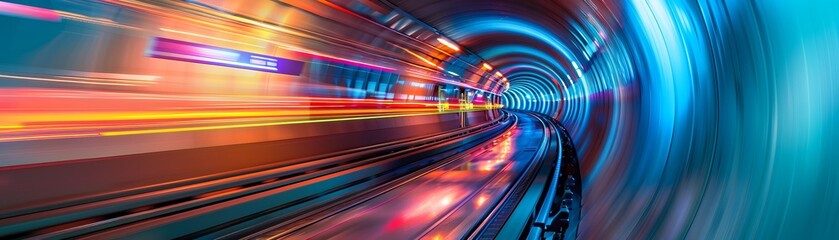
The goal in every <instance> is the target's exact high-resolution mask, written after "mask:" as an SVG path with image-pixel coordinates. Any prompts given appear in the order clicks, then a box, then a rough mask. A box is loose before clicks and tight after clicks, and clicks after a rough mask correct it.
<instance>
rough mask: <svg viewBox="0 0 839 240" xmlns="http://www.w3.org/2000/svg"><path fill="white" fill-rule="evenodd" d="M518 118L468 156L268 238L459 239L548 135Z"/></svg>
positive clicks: (533, 122)
mask: <svg viewBox="0 0 839 240" xmlns="http://www.w3.org/2000/svg"><path fill="white" fill-rule="evenodd" d="M518 116H519V122H518V124H517V125H516V126H515V127H514V128H512V129H511V130H509V131H507V132H506V133H504V134H502V136H501V137H499V138H496V139H493V140H491V141H490V143H489V144H487V145H486V146H483V147H481V148H480V149H478V150H476V151H474V152H472V153H470V154H469V155H468V156H466V157H464V158H461V159H458V160H455V161H453V162H451V163H449V164H446V165H444V166H442V167H440V168H438V169H437V170H434V171H431V172H429V173H427V174H425V175H423V176H421V177H419V178H416V179H413V180H411V181H410V182H407V183H405V184H403V185H401V186H399V187H397V188H395V189H393V190H391V191H388V192H386V193H384V194H381V195H379V196H376V197H374V198H372V199H370V200H369V201H366V202H363V203H360V204H358V205H356V206H354V207H352V208H349V209H347V210H346V211H343V212H340V213H337V214H335V215H333V216H330V217H328V218H326V219H323V220H321V221H318V222H315V223H313V224H311V225H308V226H306V227H304V228H301V229H299V230H297V231H295V232H292V233H291V234H290V235H282V234H283V233H284V232H285V231H286V230H283V229H278V230H276V231H274V232H272V233H269V234H268V235H266V236H265V237H268V238H291V239H408V238H410V239H413V238H430V239H454V238H459V237H463V235H464V234H468V232H469V230H471V228H472V227H473V226H474V225H475V224H478V223H480V220H481V219H482V218H483V217H484V216H486V214H487V213H488V212H489V211H490V210H491V209H492V207H493V206H495V204H496V203H497V202H498V201H499V199H500V198H501V197H502V196H503V195H504V193H505V191H506V190H507V189H508V188H509V187H510V185H511V184H512V183H513V182H515V180H516V179H517V178H518V177H519V176H520V175H521V173H522V172H523V170H524V169H525V167H526V166H527V165H528V164H529V163H530V162H531V160H532V158H533V157H534V155H535V154H536V152H537V150H538V146H540V144H541V142H542V141H543V134H544V132H543V128H542V125H541V124H540V123H539V122H538V121H537V120H536V119H534V118H532V117H531V116H529V115H524V114H518Z"/></svg>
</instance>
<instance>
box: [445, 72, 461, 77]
mask: <svg viewBox="0 0 839 240" xmlns="http://www.w3.org/2000/svg"><path fill="white" fill-rule="evenodd" d="M446 72H448V73H449V74H451V75H454V76H455V77H460V74H457V73H454V72H452V71H446Z"/></svg>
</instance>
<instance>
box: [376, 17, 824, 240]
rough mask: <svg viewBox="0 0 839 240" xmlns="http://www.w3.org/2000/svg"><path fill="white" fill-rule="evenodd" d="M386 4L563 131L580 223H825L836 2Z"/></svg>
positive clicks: (717, 233) (789, 226)
mask: <svg viewBox="0 0 839 240" xmlns="http://www.w3.org/2000/svg"><path fill="white" fill-rule="evenodd" d="M385 2H389V3H390V4H392V5H394V6H396V7H398V8H400V9H402V10H404V11H405V12H407V13H408V14H410V15H413V16H414V17H416V18H417V19H420V20H421V21H423V22H425V23H428V24H429V25H431V26H432V27H434V28H436V29H437V30H439V32H440V33H441V34H443V35H445V36H448V37H450V38H451V39H453V40H455V41H457V42H458V43H459V44H460V45H461V46H463V47H464V48H465V49H468V50H471V51H472V52H474V53H476V54H478V55H479V56H481V57H482V58H484V59H486V60H487V61H488V62H490V63H491V64H492V65H493V66H496V68H498V69H500V70H501V71H502V72H504V74H505V75H506V76H507V77H508V78H509V80H510V83H511V87H510V89H509V90H508V91H507V92H506V93H505V94H504V96H503V103H504V104H505V105H506V108H512V109H524V110H533V111H539V112H543V113H547V114H551V115H554V116H556V117H557V118H558V119H559V120H560V121H561V122H562V123H563V124H564V125H565V126H566V127H567V128H568V129H569V131H570V132H571V135H572V138H573V139H574V141H575V142H574V143H575V145H576V146H577V150H578V152H579V154H580V160H581V168H582V171H583V178H584V179H583V188H584V194H583V199H584V200H583V201H584V204H585V207H584V208H583V219H582V222H581V225H580V237H582V238H584V239H626V238H640V237H642V236H643V238H663V239H679V238H692V239H732V238H733V239H740V238H746V239H755V238H757V239H765V238H826V237H827V238H830V237H832V235H830V234H828V233H829V232H830V231H829V230H826V229H831V228H835V226H832V225H831V224H835V223H836V222H837V219H836V217H835V216H839V212H837V208H835V207H832V206H830V204H829V203H831V202H836V201H839V195H836V194H835V192H836V191H833V192H834V193H833V194H832V195H829V196H828V195H825V194H826V193H825V192H824V191H823V189H835V186H836V185H835V184H836V183H837V181H835V179H834V180H830V179H826V178H824V176H830V175H831V174H832V173H830V172H829V171H830V170H828V169H839V166H837V165H836V161H831V159H832V160H835V159H837V158H839V155H837V154H838V153H837V152H836V151H826V149H828V148H829V147H828V148H822V147H825V146H827V145H825V144H827V142H834V143H833V147H835V141H832V140H828V139H824V138H823V137H822V136H830V135H834V136H837V135H839V131H837V130H839V128H835V127H831V126H828V125H824V124H822V123H823V122H837V121H839V120H837V119H836V117H835V114H834V115H830V112H835V109H836V106H839V105H837V104H836V103H837V100H836V99H837V98H835V96H833V95H832V93H833V92H835V91H837V90H839V89H837V88H836V86H839V85H836V84H835V79H839V76H837V72H836V71H834V70H832V69H833V68H834V67H832V66H831V64H830V63H832V62H835V61H830V59H831V58H835V57H831V56H836V55H839V54H837V53H839V52H837V51H839V49H837V48H836V46H837V44H836V43H839V34H837V33H836V29H839V18H837V17H836V14H835V12H834V11H833V10H835V9H836V7H837V4H836V3H835V1H827V0H815V1H807V3H806V4H805V3H798V2H791V1H757V2H756V1H700V2H690V1H687V2H673V1H645V0H628V1H610V0H595V1H588V0H569V1H503V0H494V1H491V0H458V1H436V0H389V1H385ZM812 59H825V60H826V61H822V60H816V61H812ZM808 60H810V61H808ZM825 86H827V88H825ZM827 89H830V90H827ZM804 109H807V110H804ZM825 110H827V111H825ZM826 118H830V119H832V120H826ZM808 133H813V134H808ZM820 149H824V150H825V151H822V150H820ZM796 176H799V177H796ZM820 176H821V177H820ZM832 186H833V187H832ZM813 199H819V200H818V201H817V202H815V203H814V204H809V205H808V206H801V207H798V206H794V205H793V206H791V205H789V204H788V203H790V202H799V203H801V202H811V201H812V200H813ZM793 209H794V210H793ZM824 209H831V210H830V211H828V212H825V211H824ZM814 229H817V230H815V231H814ZM818 229H821V230H818Z"/></svg>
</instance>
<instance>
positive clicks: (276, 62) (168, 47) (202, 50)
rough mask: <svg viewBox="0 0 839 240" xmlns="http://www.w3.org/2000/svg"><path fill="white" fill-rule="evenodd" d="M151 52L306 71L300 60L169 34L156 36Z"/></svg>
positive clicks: (223, 63) (258, 67)
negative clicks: (179, 37) (200, 41)
mask: <svg viewBox="0 0 839 240" xmlns="http://www.w3.org/2000/svg"><path fill="white" fill-rule="evenodd" d="M148 54H149V56H151V57H154V58H163V59H170V60H178V61H185V62H194V63H203V64H209V65H217V66H225V67H234V68H242V69H249V70H256V71H263V72H273V73H280V74H288V75H300V73H301V72H302V71H303V62H301V61H296V60H291V59H285V58H278V57H272V56H268V55H261V54H255V53H249V52H243V51H238V50H233V49H227V48H220V47H215V46H209V45H203V44H197V43H191V42H185V41H178V40H173V39H168V38H153V39H152V44H151V47H150V51H149V53H148Z"/></svg>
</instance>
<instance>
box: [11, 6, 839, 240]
mask: <svg viewBox="0 0 839 240" xmlns="http://www.w3.org/2000/svg"><path fill="white" fill-rule="evenodd" d="M837 9H839V2H837V1H836V0H804V1H788V0H762V1H754V0H730V1H724V0H708V1H667V0H562V1H536V0H533V1H524V0H521V1H516V0H446V1H439V0H319V1H302V0H300V1H298V0H247V1H223V0H182V1H162V0H103V1H85V0H0V31H2V35H3V37H2V38H0V170H9V169H12V170H16V169H26V168H29V167H32V168H37V167H42V166H47V165H49V164H56V165H60V164H65V163H66V164H69V163H70V162H74V161H72V160H89V159H93V158H96V159H98V161H103V162H106V161H107V160H102V159H105V158H108V157H121V156H128V155H132V154H138V155H139V154H149V153H159V152H162V151H176V150H195V149H202V148H211V147H220V146H222V147H224V146H227V147H229V146H233V145H237V146H238V145H247V144H253V145H248V146H245V147H248V148H244V147H243V148H241V149H261V150H260V151H263V150H264V149H271V150H270V151H269V150H264V151H266V152H249V153H248V154H250V155H249V156H247V157H250V158H249V159H257V160H253V162H247V161H238V162H236V161H231V162H222V163H218V162H212V163H215V164H217V165H212V164H209V163H211V160H207V162H208V164H207V166H209V167H206V168H202V169H200V170H201V171H198V170H196V171H194V172H191V171H186V170H188V169H191V168H192V167H194V168H196V169H197V168H198V167H197V166H190V164H193V162H190V161H187V160H183V159H180V160H183V161H181V162H180V164H183V165H180V167H182V168H183V169H180V170H182V171H183V172H178V171H176V170H171V171H168V172H164V171H163V170H161V171H160V172H164V173H161V174H159V175H156V176H157V177H160V178H159V179H154V180H160V181H163V182H165V181H175V180H179V179H170V178H166V177H172V178H174V177H173V176H182V177H184V178H187V177H198V176H203V175H210V174H216V173H219V172H222V171H228V170H231V169H227V168H224V167H228V166H232V167H231V168H233V167H241V168H242V169H244V168H250V167H255V166H259V165H260V164H269V163H275V162H272V161H273V159H269V158H271V157H266V156H264V155H272V157H273V155H282V157H286V156H288V159H285V160H289V159H297V158H303V157H310V155H306V154H303V153H301V152H305V151H311V153H313V154H314V153H315V152H317V151H316V150H322V152H317V153H318V154H327V153H330V151H331V152H340V151H343V150H351V149H357V148H361V147H363V146H371V145H376V144H383V143H387V142H395V141H397V140H404V139H408V138H419V137H421V136H427V135H433V134H442V133H444V132H449V131H455V130H463V129H467V128H468V127H470V126H471V127H474V126H476V125H479V124H483V123H487V122H492V121H493V120H499V119H502V117H500V116H505V115H504V114H502V112H504V111H501V110H499V109H501V108H507V109H516V110H522V111H531V112H539V113H544V114H546V115H549V116H551V117H554V118H555V119H557V120H559V122H561V123H562V125H563V126H564V127H565V128H567V129H568V131H569V132H570V135H571V138H572V140H573V145H574V146H576V151H575V152H576V153H579V163H580V165H579V167H580V170H581V172H582V179H579V180H578V181H580V184H579V185H582V188H583V189H582V190H583V194H582V212H581V222H580V223H579V228H578V229H576V230H577V231H576V234H577V237H579V238H583V239H647V238H649V239H684V238H687V239H835V238H837V237H836V236H839V228H837V226H839V204H837V203H839V177H837V176H839V161H837V159H839V152H837V150H839V149H837V146H839V144H837V143H839V126H837V125H836V124H837V123H839V97H836V93H837V92H839V70H837V66H839V14H837ZM521 114H524V113H521ZM540 116H541V115H540ZM288 125H293V126H288ZM464 131H465V130H464ZM368 132H372V133H374V134H370V135H371V136H367V135H364V136H363V137H359V136H360V134H359V133H368ZM339 134H344V135H345V136H350V137H352V138H354V139H353V140H365V141H358V142H355V141H337V140H335V139H336V138H328V137H329V136H332V135H339ZM353 134H359V135H353ZM441 136H442V135H441ZM563 136H565V135H563ZM348 138H349V137H348ZM476 138H477V137H476ZM301 139H305V140H307V141H311V142H306V144H302V143H300V142H294V140H301ZM312 139H315V140H312ZM330 140H332V142H331V143H330V144H331V145H330V144H321V142H324V141H330ZM280 141H287V142H283V144H286V143H288V142H293V143H294V144H298V145H293V144H288V145H282V146H286V147H288V146H293V147H294V148H292V149H282V151H280V153H277V152H271V151H278V150H276V149H277V148H274V145H270V144H262V143H269V142H271V143H273V142H280ZM476 141H477V140H476ZM301 142H302V140H301ZM437 142H439V141H437ZM342 144H343V145H342ZM351 144H358V145H352V147H347V149H344V148H340V147H344V146H350V145H351ZM563 144H567V142H565V143H563ZM312 145H316V146H312ZM300 146H303V147H300ZM330 147H331V148H330ZM289 148H291V147H289ZM296 148H300V149H301V150H298V149H296ZM325 149H329V150H325ZM213 151H217V152H212V153H213V154H208V155H213V156H214V154H216V153H218V152H223V151H221V150H217V149H213ZM307 153H309V152H307ZM391 153H393V152H392V151H391ZM504 154H505V155H506V152H505V153H504ZM186 155H187V154H185V155H184V156H186ZM196 155H199V154H196ZM514 155H516V154H515V153H511V156H514ZM132 156H133V155H132ZM145 156H146V155H143V156H141V157H136V159H135V158H133V157H125V159H128V160H125V159H123V160H124V161H136V162H139V163H138V165H142V163H146V161H152V160H157V159H160V157H159V155H153V154H150V155H148V156H151V157H148V158H146V157H145ZM190 156H191V155H190ZM201 156H203V155H201ZM227 157H229V156H227ZM237 157H238V156H237ZM184 158H186V157H184ZM138 159H139V160H138ZM237 160H238V159H237ZM213 161H230V159H220V160H219V159H213ZM487 161H488V162H484V163H478V164H486V168H487V169H495V167H497V166H501V165H503V164H505V163H504V162H499V163H495V162H491V161H490V160H487ZM78 162H83V161H78ZM136 162H135V163H136ZM233 162H235V163H236V164H241V165H235V164H233ZM243 162H244V163H243ZM227 163H231V164H230V165H227ZM248 164H250V165H248ZM233 165H235V166H233ZM49 166H53V165H49ZM183 166H189V167H183ZM202 166H203V165H202ZM217 166H218V167H217ZM214 167H217V168H214ZM149 168H156V167H149ZM172 169H175V168H174V167H173V168H172ZM185 169H186V170H185ZM147 170H148V169H147ZM156 170H157V169H156ZM204 170H206V171H204ZM233 170H238V169H233ZM187 172H188V173H189V174H193V173H194V175H189V174H186V173H187ZM179 173H182V175H177V174H179ZM307 173H312V172H307ZM167 174H169V175H167ZM377 174H378V173H377ZM0 176H3V175H2V174H0ZM161 176H162V177H161ZM142 177H145V176H141V177H137V179H144V178H142ZM21 179H26V178H21ZM161 179H162V180H161ZM145 180H147V179H145ZM131 183H132V184H134V183H136V184H137V185H130V184H127V185H125V186H126V188H134V187H140V185H141V184H149V185H151V184H160V183H161V182H154V181H151V180H149V181H148V182H139V183H138V182H131ZM15 184H17V183H15V182H7V181H6V179H5V178H2V177H0V190H3V189H14V187H15V186H16V185H15ZM579 185H578V186H579ZM3 187H8V188H3ZM79 189H85V188H79ZM441 189H443V190H440V191H441V192H446V191H448V190H446V189H444V188H441ZM94 190H102V192H106V191H107V190H113V189H94ZM94 190H91V192H89V194H91V195H95V194H99V193H101V192H95V191H94ZM29 191H31V192H37V191H40V190H39V189H38V190H29ZM68 191H69V190H68ZM464 191H466V190H464ZM31 192H30V193H31ZM41 192H46V191H41ZM455 192H456V191H455ZM62 193H63V192H62ZM4 194H8V193H5V192H0V195H4ZM79 194H81V193H79ZM33 195H37V196H34V197H33V198H36V197H42V196H41V195H38V194H33ZM48 197H55V198H56V199H59V198H71V197H78V196H76V195H67V196H65V195H61V196H58V194H56V196H53V195H49V196H46V197H44V198H43V199H40V198H39V199H36V200H43V201H44V202H37V204H41V203H44V204H46V203H51V202H48V200H54V199H47V198H48ZM579 197H580V196H579V195H575V198H574V199H576V198H579ZM570 199H571V198H569V200H570ZM0 200H4V199H2V198H0ZM426 200H428V202H432V200H429V199H426ZM438 200H439V199H438ZM443 200H444V201H443ZM490 200H491V199H490ZM441 201H443V202H437V203H440V204H441V205H447V204H453V203H454V202H453V201H456V200H454V199H449V200H446V199H442V200H441ZM487 201H488V200H487V198H486V197H479V198H476V204H477V205H483V204H484V203H485V202H487ZM575 201H576V200H575ZM21 202H23V203H17V202H16V203H14V204H20V205H14V204H11V203H10V204H5V203H6V202H3V201H0V221H2V220H4V219H3V218H2V216H6V215H3V214H5V212H3V210H7V209H12V210H19V209H24V210H28V209H30V208H27V207H31V209H37V207H40V206H41V205H37V204H35V203H32V204H33V206H34V207H33V206H30V205H26V204H29V202H27V201H21ZM490 202H492V201H490ZM575 203H576V202H575ZM429 204H430V203H429ZM18 207H19V208H18ZM10 211H11V210H10ZM21 211H23V210H21ZM9 215H11V214H9ZM109 216H110V215H109ZM231 221H232V220H231ZM429 221H432V220H429ZM48 226H51V225H47V226H45V227H48ZM66 226H70V225H66ZM2 227H3V226H2V224H0V230H2ZM33 231H34V232H37V231H35V230H33ZM28 233H30V232H27V233H22V234H24V235H20V236H26V235H25V234H28ZM15 234H17V233H15ZM2 236H3V235H2V232H0V237H2Z"/></svg>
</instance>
